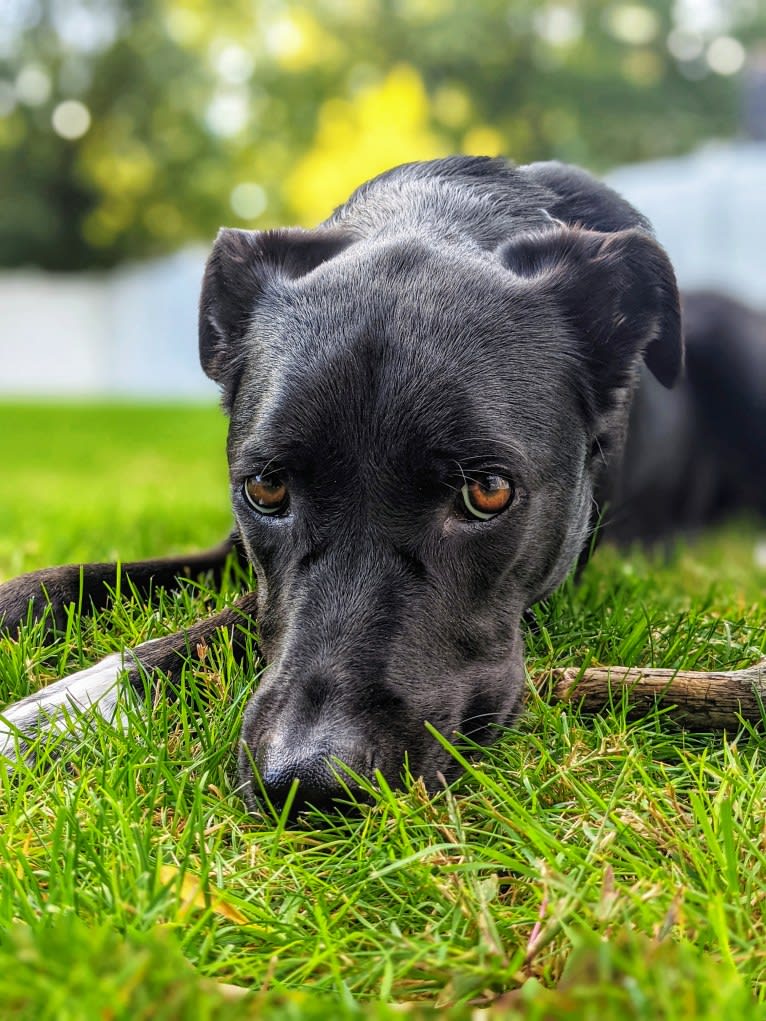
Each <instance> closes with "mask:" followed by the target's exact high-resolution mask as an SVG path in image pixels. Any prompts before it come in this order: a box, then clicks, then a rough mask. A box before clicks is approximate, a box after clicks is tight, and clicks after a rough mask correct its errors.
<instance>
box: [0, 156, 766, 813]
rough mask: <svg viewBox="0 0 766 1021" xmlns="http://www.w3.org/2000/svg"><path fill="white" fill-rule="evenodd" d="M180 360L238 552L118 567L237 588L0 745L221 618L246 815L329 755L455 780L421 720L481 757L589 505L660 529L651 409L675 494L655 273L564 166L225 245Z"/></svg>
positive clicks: (309, 793)
mask: <svg viewBox="0 0 766 1021" xmlns="http://www.w3.org/2000/svg"><path fill="white" fill-rule="evenodd" d="M694 300H696V299H694ZM200 355H201V360H202V365H203V367H204V369H205V371H206V372H207V373H208V375H210V376H211V377H212V378H213V379H215V380H216V381H217V382H218V383H219V384H220V386H221V388H222V391H223V399H224V406H225V408H226V410H227V412H228V413H229V415H230V419H231V425H230V431H229V440H228V456H229V465H230V473H231V482H232V501H233V506H234V513H235V518H236V530H235V533H234V537H233V539H232V540H231V541H230V542H229V543H226V544H223V545H222V546H221V547H220V548H219V549H218V550H215V551H211V553H210V554H203V555H201V556H200V557H198V558H196V560H192V559H189V560H184V561H183V562H180V561H160V562H155V563H152V564H137V565H124V566H123V568H122V570H123V573H124V574H126V575H127V576H128V577H129V578H130V580H131V582H132V583H133V584H134V585H135V586H136V587H137V588H139V589H147V588H148V586H149V585H150V584H155V585H156V584H158V583H159V584H169V583H172V579H173V578H174V577H176V576H177V575H178V574H179V573H187V574H188V573H189V572H190V571H192V572H194V571H199V570H216V569H219V568H220V567H222V565H223V563H224V561H225V558H226V555H227V554H228V553H229V552H230V551H231V550H232V549H235V550H238V551H239V552H240V554H242V555H244V556H246V557H247V558H248V559H249V560H250V562H251V563H252V564H253V566H254V568H255V572H256V575H257V578H258V591H257V594H255V593H248V594H246V595H245V596H243V597H242V599H241V600H239V602H238V603H237V604H236V606H235V607H233V608H232V609H231V610H227V611H224V612H223V613H222V614H219V615H218V616H217V617H213V618H210V619H209V620H206V621H203V622H201V623H200V624H198V625H196V626H195V627H194V628H191V629H190V630H189V631H187V632H184V633H180V634H178V635H170V636H167V637H166V638H162V639H159V640H157V641H154V642H151V643H147V644H146V645H143V646H140V647H138V648H137V649H134V650H132V651H130V652H128V653H126V654H125V657H124V660H123V658H121V657H112V658H110V659H109V660H105V661H103V662H102V663H101V664H97V665H96V666H95V667H92V668H90V669H89V670H88V671H82V672H81V673H80V674H76V675H74V677H70V678H66V679H65V680H63V681H60V682H57V683H56V684H54V685H51V686H50V687H49V688H46V689H44V690H43V691H41V692H38V693H36V694H34V695H32V696H30V697H29V698H27V699H24V700H23V701H22V702H20V703H17V704H16V705H14V706H11V707H10V708H9V709H7V710H6V711H5V714H4V715H5V718H6V720H7V721H8V723H9V724H10V725H11V726H10V727H9V728H8V730H7V737H6V743H5V748H4V749H3V748H2V746H0V751H3V750H4V751H5V753H6V754H9V755H10V754H12V753H14V752H15V753H18V752H21V753H23V751H24V740H23V739H24V735H29V734H30V733H34V732H35V731H36V730H37V729H38V728H39V727H41V726H42V727H45V728H50V727H54V728H55V727H56V726H57V725H60V723H61V719H62V710H65V709H68V708H71V707H72V706H74V707H76V708H87V707H88V706H90V705H91V704H93V705H97V708H98V711H100V712H102V713H105V714H107V715H109V714H110V713H112V712H113V710H114V704H115V692H116V691H117V690H118V687H119V685H123V686H126V687H127V686H130V685H133V686H135V687H142V686H143V683H144V680H143V678H144V676H145V675H146V672H147V671H151V670H153V669H155V668H157V669H160V670H162V671H163V672H164V673H166V674H170V675H171V677H172V676H177V675H178V673H179V671H180V669H181V663H182V661H183V657H184V656H185V655H186V654H188V653H191V654H193V653H194V650H195V648H197V646H198V645H200V644H201V643H204V641H207V640H208V639H210V638H211V636H212V635H213V634H214V633H215V632H216V630H218V629H219V628H224V629H226V630H228V631H229V632H230V634H231V635H232V640H233V642H234V645H235V648H238V647H240V643H239V638H238V636H239V633H240V632H239V626H240V625H241V624H242V622H243V619H244V620H245V621H247V620H251V619H253V618H254V617H255V616H256V615H257V617H258V621H259V627H260V634H261V648H262V652H263V655H264V656H265V659H266V661H267V663H268V664H269V666H268V669H267V671H266V673H265V675H264V676H263V678H262V680H261V683H260V686H259V688H258V690H257V692H256V693H255V694H254V695H253V697H252V699H251V701H250V703H249V705H248V708H247V710H246V713H245V720H244V724H243V730H242V741H241V755H240V774H241V778H242V784H243V791H244V795H245V797H246V798H247V799H248V801H252V798H253V795H254V791H255V790H256V787H257V784H256V779H255V776H254V769H253V767H254V766H255V767H257V772H258V774H259V777H260V780H259V781H258V782H259V783H262V784H263V787H264V788H265V791H266V793H267V794H268V795H269V796H270V797H271V798H272V799H275V800H277V801H279V800H281V799H282V798H283V797H284V796H285V794H286V791H287V790H288V789H289V788H290V786H291V784H292V782H293V780H294V779H296V778H297V779H298V780H299V781H300V788H299V791H300V793H301V796H302V798H303V800H304V801H306V800H308V801H312V802H325V801H327V800H328V799H329V798H332V797H333V796H334V795H335V794H336V793H337V791H338V780H337V777H336V775H335V770H334V768H333V763H334V762H336V761H337V760H340V761H342V762H343V763H345V764H347V765H348V766H349V767H351V769H352V770H354V771H355V772H357V773H359V774H362V775H365V776H372V774H373V773H374V771H375V770H376V769H380V770H381V771H382V773H383V774H384V775H385V776H386V777H387V778H388V779H389V781H391V782H394V783H395V782H396V781H397V780H398V778H399V775H400V771H401V767H402V763H403V761H404V759H405V757H407V758H408V761H409V765H410V768H411V770H412V772H413V773H414V774H415V775H422V776H424V777H425V779H426V782H427V783H428V784H429V785H433V783H434V781H435V777H436V775H437V772H438V771H442V772H443V773H445V774H446V775H448V776H449V775H450V774H451V773H452V769H451V762H450V760H449V758H448V757H447V755H446V754H445V753H443V751H442V750H441V747H440V746H439V744H438V743H437V742H436V741H434V740H432V739H431V738H430V737H429V736H428V734H427V732H426V730H425V728H424V721H429V722H430V723H431V724H433V726H434V727H436V728H437V729H438V730H440V731H441V732H443V733H447V734H449V735H452V734H454V733H462V734H465V735H468V736H470V737H472V738H473V739H474V740H477V741H480V742H486V741H489V740H491V739H492V736H493V734H494V732H495V730H494V727H493V725H496V724H503V723H506V722H507V721H509V720H510V719H512V717H513V715H514V714H515V713H516V712H517V709H518V706H519V702H520V698H521V695H522V691H523V687H524V670H523V655H522V653H523V641H522V635H521V627H520V623H521V618H522V614H523V613H524V611H525V610H526V609H527V608H528V607H529V606H531V605H532V604H533V603H534V602H536V601H537V600H539V599H541V598H543V597H544V596H545V595H546V594H548V593H549V592H551V591H552V590H553V589H554V588H555V587H556V586H557V585H558V584H559V583H560V582H561V581H562V579H563V578H564V577H565V576H566V574H567V572H568V571H569V570H570V568H571V567H572V565H573V564H574V563H575V562H576V561H577V560H578V558H579V557H581V556H582V555H583V551H585V550H587V548H588V546H589V543H590V540H591V535H592V532H593V528H594V526H595V524H596V522H597V519H598V516H599V513H600V511H601V509H602V507H603V505H604V501H605V499H607V498H608V499H611V501H612V506H613V509H614V511H615V513H614V528H615V534H616V535H617V536H618V537H619V538H622V539H628V538H630V537H631V535H635V534H639V535H640V534H645V535H647V536H649V537H654V535H655V534H659V533H661V532H665V531H667V521H658V520H655V518H656V515H652V513H651V512H649V513H642V512H639V513H635V512H630V513H626V507H628V501H632V502H633V505H634V506H636V505H638V506H639V507H641V501H642V500H643V499H645V498H646V494H649V495H650V496H652V494H653V492H654V491H653V489H652V486H653V484H654V483H656V482H657V481H658V477H655V476H653V474H652V470H651V458H649V461H647V457H648V454H647V451H650V450H651V447H652V444H653V442H654V441H653V435H654V432H655V431H656V426H657V422H658V421H664V420H665V419H663V417H662V416H663V415H665V416H666V418H667V421H673V422H675V424H674V431H673V434H672V437H671V436H666V437H665V438H664V442H663V445H662V447H661V449H662V451H663V455H667V456H665V461H664V462H663V464H664V468H663V472H665V474H664V475H663V479H665V478H667V480H668V482H669V483H670V482H672V479H673V478H675V481H676V482H679V479H678V477H677V473H675V475H674V472H675V466H674V463H673V459H672V457H670V456H669V454H670V449H671V447H673V444H674V443H675V442H676V441H675V439H674V438H673V437H676V436H678V442H679V444H681V443H686V431H685V428H686V418H685V417H684V415H683V414H682V412H680V411H678V409H677V407H676V405H677V404H678V401H679V398H673V397H669V396H668V395H669V393H670V391H668V390H667V389H665V388H668V387H671V386H672V385H673V384H674V383H675V381H676V379H677V377H678V376H679V374H680V372H681V367H682V342H681V333H680V325H679V307H678V294H677V289H676V284H675V279H674V276H673V271H672V268H671V266H670V263H669V261H668V259H667V256H666V255H665V253H664V252H663V251H662V249H661V248H660V247H659V246H658V245H657V243H656V242H655V240H654V239H653V237H652V234H651V230H650V228H649V225H648V224H647V222H646V221H645V220H644V219H643V218H642V217H641V216H640V215H639V214H638V213H637V212H636V211H635V210H634V209H633V208H632V207H631V206H629V205H628V204H627V203H626V202H625V201H624V200H622V199H621V198H620V197H619V196H617V195H616V194H614V193H613V192H612V191H610V190H609V189H608V188H606V187H605V186H603V185H601V184H599V183H597V182H596V181H594V180H593V179H592V178H590V177H589V176H588V175H587V174H585V173H584V172H583V171H580V170H577V169H573V168H567V167H564V166H562V165H559V164H535V165H532V166H530V167H525V168H514V167H512V166H510V165H509V164H507V163H505V162H504V161H502V160H490V159H470V158H454V159H449V160H442V161H435V162H433V163H426V164H411V165H407V166H404V167H400V168H396V169H395V170H393V171H390V172H388V173H387V174H384V175H382V176H381V177H379V178H376V179H375V180H373V181H371V182H369V183H368V184H366V185H364V186H363V187H362V188H360V189H359V190H358V191H357V192H356V193H355V194H354V195H353V196H352V197H351V199H350V200H349V201H348V202H347V203H346V204H345V205H344V206H342V207H341V208H340V209H338V210H337V211H336V213H335V214H334V215H333V216H332V217H331V219H330V220H328V221H327V222H326V223H325V224H324V225H322V226H321V227H319V228H317V229H316V230H313V231H301V230H285V231H275V232H268V233H265V234H260V233H250V232H243V231H234V230H224V231H222V232H221V234H220V235H219V238H218V240H217V242H216V245H215V248H214V250H213V253H212V255H211V257H210V260H209V262H208V267H207V270H206V274H205V279H204V282H203V291H202V299H201V306H200ZM640 376H643V377H645V378H644V379H643V381H642V383H641V396H640V397H639V399H638V401H637V402H636V403H635V404H634V420H633V422H632V425H631V430H632V433H631V439H630V441H629V442H630V443H631V444H632V447H633V454H632V457H633V460H632V462H631V461H630V460H628V461H627V462H626V464H627V466H628V467H627V468H623V461H622V456H621V455H622V450H623V446H624V437H625V431H626V428H627V424H628V416H629V414H630V411H631V401H632V398H633V396H634V393H635V390H636V387H637V385H638V381H639V377H640ZM688 385H689V384H687V386H688ZM655 388H656V389H657V391H658V392H655ZM685 392H686V391H678V393H679V394H683V393H685ZM763 392H764V393H766V385H764V387H763ZM665 398H667V401H665ZM687 398H688V394H687V397H686V398H684V397H683V396H682V397H681V398H680V400H681V401H684V400H686V399H687ZM690 399H692V400H693V399H694V395H693V394H692V398H690ZM759 399H760V398H759ZM674 402H675V403H674ZM658 409H660V410H658ZM662 409H670V410H667V411H665V410H662ZM637 412H641V416H642V417H638V418H637V417H636V416H637ZM687 417H688V416H687ZM676 419H678V421H675V420H676ZM682 420H683V426H684V428H678V425H679V422H681V421H682ZM764 422H766V415H764V416H763V417H762V419H761V426H762V427H763V423H764ZM687 455H688V449H687V448H684V450H683V451H679V452H678V456H679V457H687ZM760 456H761V458H763V456H764V455H763V451H761V453H760ZM631 464H633V465H634V466H635V471H633V470H632V469H631V468H630V465H631ZM663 484H664V483H663ZM761 497H762V492H761V493H760V494H759V498H761ZM636 501H638V504H636ZM695 508H696V509H695V511H694V513H693V514H692V513H690V514H689V515H687V517H688V518H689V520H688V521H683V520H681V521H680V523H681V524H682V525H683V524H695V523H696V521H695V520H693V519H694V517H695V515H696V516H697V517H699V516H701V515H702V511H700V508H699V503H697V504H696V505H695ZM645 510H646V508H642V511H645ZM706 512H707V511H706V510H705V513H706ZM113 580H114V568H113V567H112V566H110V565H90V566H89V567H88V566H86V567H85V568H84V569H83V573H82V575H81V569H80V568H79V567H65V568H54V569H51V570H50V571H48V572H39V573H38V574H34V575H28V576H25V577H23V578H20V579H16V580H15V581H12V582H9V583H7V584H6V585H5V586H3V587H2V588H0V617H4V620H5V626H7V627H14V626H17V625H18V623H20V622H22V621H24V620H26V619H28V614H29V613H32V615H35V616H39V615H40V614H41V613H42V612H43V610H44V608H45V606H46V605H47V602H48V600H50V602H51V604H52V607H53V613H54V615H55V614H56V613H59V614H60V613H61V612H62V607H64V606H65V605H66V604H67V603H69V602H71V601H73V600H76V599H78V598H79V597H80V589H81V586H82V589H83V595H84V602H85V603H87V602H92V603H93V604H94V605H103V604H104V603H105V601H106V599H107V598H108V592H109V584H110V582H112V581H113ZM30 602H31V603H32V610H31V611H30V610H29V605H30ZM244 647H245V646H244V643H241V648H242V649H244ZM137 665H140V667H141V668H142V669H137ZM1 737H2V734H1V733H0V738H1Z"/></svg>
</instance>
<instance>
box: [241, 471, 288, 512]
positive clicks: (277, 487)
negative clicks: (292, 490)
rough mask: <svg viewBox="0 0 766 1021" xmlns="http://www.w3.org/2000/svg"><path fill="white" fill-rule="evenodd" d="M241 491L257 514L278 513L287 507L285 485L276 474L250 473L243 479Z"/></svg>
mask: <svg viewBox="0 0 766 1021" xmlns="http://www.w3.org/2000/svg"><path fill="white" fill-rule="evenodd" d="M243 492H244V494H245V499H246V500H247V502H248V503H249V504H250V506H251V507H252V508H253V509H254V510H257V511H258V513H259V514H278V513H279V512H280V511H283V510H284V509H285V507H287V500H288V493H287V486H286V485H285V484H284V482H283V481H282V479H281V478H280V477H279V476H278V475H268V476H264V475H251V476H250V478H248V479H245V484H244V486H243Z"/></svg>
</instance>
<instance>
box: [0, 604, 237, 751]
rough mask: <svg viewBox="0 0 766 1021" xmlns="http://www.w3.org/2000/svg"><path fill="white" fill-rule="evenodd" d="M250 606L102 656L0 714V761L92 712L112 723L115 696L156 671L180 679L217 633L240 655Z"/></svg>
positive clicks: (79, 728) (138, 687)
mask: <svg viewBox="0 0 766 1021" xmlns="http://www.w3.org/2000/svg"><path fill="white" fill-rule="evenodd" d="M256 605H257V596H256V594H255V593H254V592H250V593H248V594H247V595H245V596H242V597H241V598H240V599H238V600H237V602H236V603H235V604H234V605H233V606H231V607H228V608H227V609H226V610H222V611H221V612H220V613H217V614H215V615H214V616H212V617H209V618H207V619H206V620H203V621H200V623H198V624H195V625H194V626H192V627H190V628H186V629H184V630H183V631H178V632H176V633H175V634H172V635H165V636H164V637H162V638H155V639H153V640H152V641H149V642H143V643H142V644H141V645H137V646H136V647H135V648H134V649H126V650H124V651H123V652H120V653H115V654H113V655H111V656H107V657H106V658H105V659H102V660H100V661H99V662H98V663H96V664H94V665H93V666H90V667H87V668H86V669H84V670H78V671H77V672H76V673H74V674H70V675H69V676H68V677H64V678H62V680H60V681H55V682H54V683H53V684H50V685H48V686H47V687H45V688H42V689H41V690H40V691H36V692H35V693H34V694H32V695H28V696H27V697H26V698H23V699H21V701H19V702H15V703H13V705H10V706H8V707H7V708H6V709H3V710H0V759H2V758H5V759H8V760H11V761H13V760H18V759H20V758H25V757H27V756H28V752H29V747H30V744H31V742H33V741H34V740H35V739H36V738H37V737H38V736H40V735H42V734H48V733H49V734H51V736H54V735H59V734H60V735H69V736H71V737H76V736H77V734H78V733H81V732H83V731H84V730H85V728H86V727H87V725H88V719H89V718H90V717H91V716H92V714H97V715H98V716H101V717H103V718H105V719H107V720H109V721H112V720H114V718H115V715H116V713H117V708H118V703H119V701H120V696H121V695H123V694H128V695H129V694H130V693H131V692H135V693H136V694H138V695H139V696H142V695H144V694H145V692H146V684H147V683H150V684H151V683H152V682H151V678H152V676H153V675H155V674H156V673H161V674H162V675H163V676H164V677H167V678H169V680H170V683H171V685H172V683H173V682H174V681H178V679H179V678H180V675H181V670H182V667H183V664H184V661H185V660H186V659H187V657H188V656H196V657H201V656H202V655H204V649H205V648H206V646H207V645H208V644H209V643H210V642H211V641H212V639H213V638H214V636H215V635H216V634H217V633H218V632H221V631H223V632H226V633H227V634H228V636H229V640H230V641H231V645H232V648H233V651H234V654H235V656H236V657H238V658H239V657H241V655H242V654H243V652H244V650H245V649H246V648H247V645H248V642H247V637H248V635H249V633H250V629H251V627H252V625H253V623H254V615H255V610H256Z"/></svg>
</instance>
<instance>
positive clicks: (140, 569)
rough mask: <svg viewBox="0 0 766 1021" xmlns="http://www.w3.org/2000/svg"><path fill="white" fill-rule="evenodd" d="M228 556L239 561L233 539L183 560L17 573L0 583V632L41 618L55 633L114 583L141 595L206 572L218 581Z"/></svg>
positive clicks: (103, 601)
mask: <svg viewBox="0 0 766 1021" xmlns="http://www.w3.org/2000/svg"><path fill="white" fill-rule="evenodd" d="M231 553H235V554H237V555H239V556H240V557H241V550H240V547H239V545H238V542H237V538H236V536H233V537H231V538H229V539H226V540H225V541H224V542H222V543H220V545H218V546H215V547H213V549H210V550H205V551H204V552H202V553H191V554H187V555H186V556H183V557H165V558H162V559H157V560H141V561H136V562H134V563H125V564H65V565H63V566H62V567H48V568H45V569H44V570H41V571H33V572H32V573H30V574H22V575H20V576H19V577H18V578H13V579H11V581H7V582H5V584H4V585H0V630H4V631H9V632H14V631H17V630H18V628H19V626H20V625H21V624H24V623H26V622H27V621H30V622H32V621H38V620H43V619H45V620H47V622H48V626H49V628H50V629H56V628H58V629H61V628H63V627H64V626H65V624H66V619H67V610H68V608H69V607H70V606H72V605H75V606H77V607H79V608H81V610H82V612H85V613H89V612H91V610H93V609H101V608H102V607H104V606H106V605H107V604H108V603H109V601H110V599H111V598H112V594H113V592H115V590H116V589H117V588H118V587H119V586H120V585H122V586H123V587H124V588H126V589H129V590H131V591H135V592H137V593H138V594H139V595H142V596H144V595H148V594H149V592H150V590H151V589H154V588H176V587H177V586H178V579H179V578H193V577H199V576H201V575H204V574H208V573H211V574H212V575H213V577H214V581H215V583H218V581H219V580H220V578H221V577H222V575H223V572H224V569H225V566H226V561H227V558H228V556H229V555H230V554H231Z"/></svg>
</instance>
